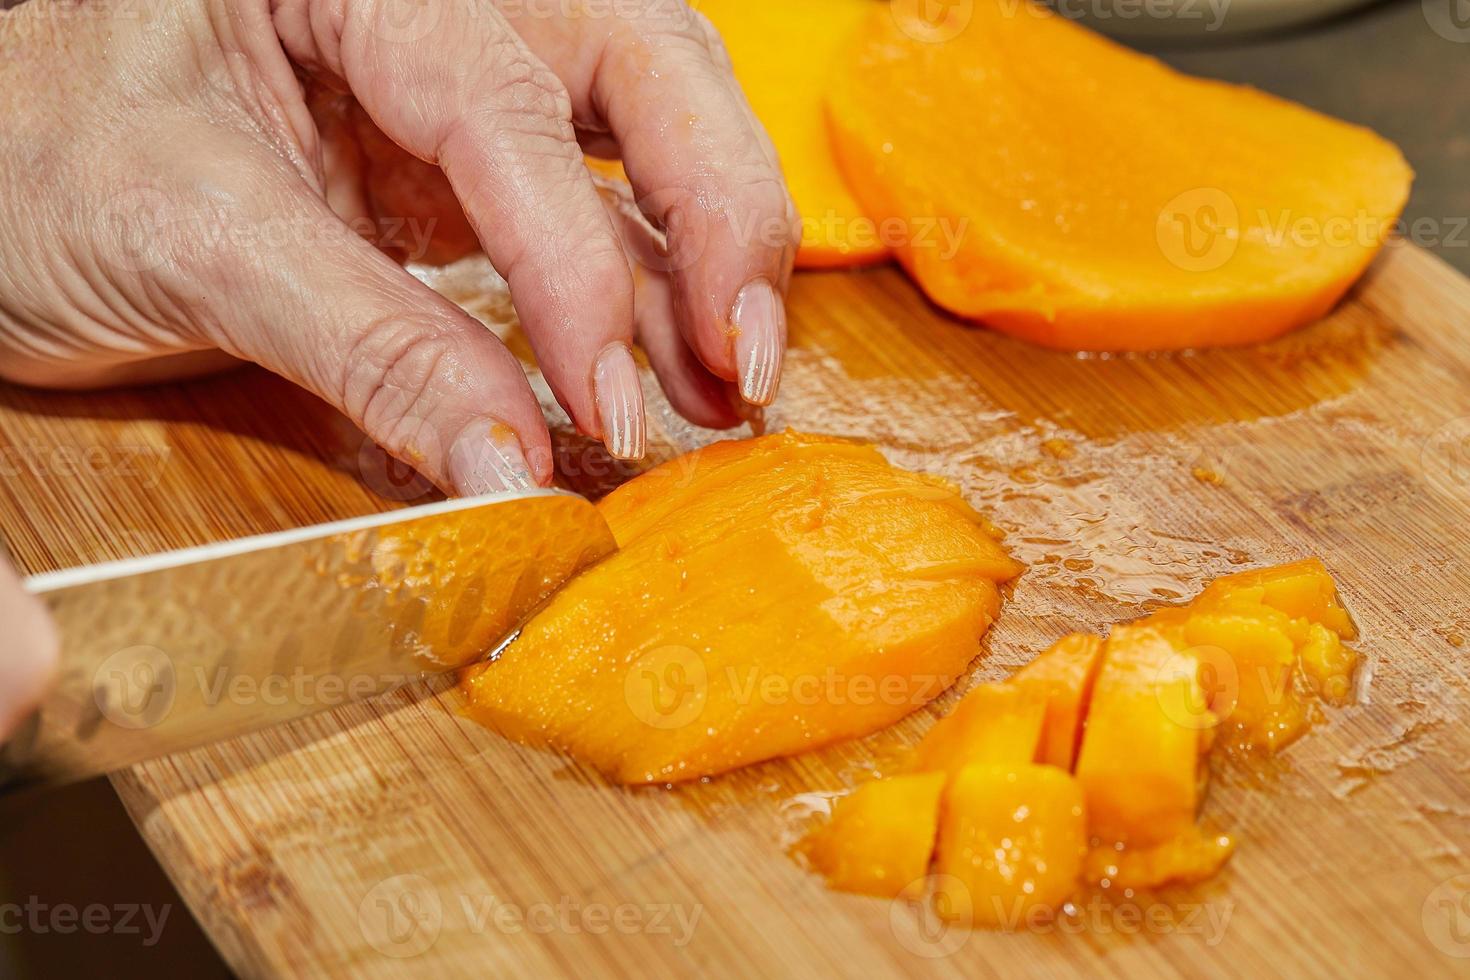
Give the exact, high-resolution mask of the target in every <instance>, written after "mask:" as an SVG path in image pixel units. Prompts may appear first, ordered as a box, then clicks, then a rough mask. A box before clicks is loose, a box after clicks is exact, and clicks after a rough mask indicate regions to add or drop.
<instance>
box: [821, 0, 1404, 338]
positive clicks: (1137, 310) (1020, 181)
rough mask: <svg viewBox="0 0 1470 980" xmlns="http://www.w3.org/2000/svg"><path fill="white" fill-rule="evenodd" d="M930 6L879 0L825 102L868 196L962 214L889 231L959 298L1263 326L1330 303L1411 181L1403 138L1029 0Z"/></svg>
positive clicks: (878, 209)
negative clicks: (1148, 50)
mask: <svg viewBox="0 0 1470 980" xmlns="http://www.w3.org/2000/svg"><path fill="white" fill-rule="evenodd" d="M924 6H925V5H923V4H918V5H915V4H893V5H892V6H891V7H890V6H889V5H886V4H872V11H871V13H870V14H869V16H868V19H867V21H866V22H865V23H864V24H863V25H862V26H861V27H860V29H859V34H858V35H857V37H856V40H855V42H854V45H853V47H852V49H851V52H850V54H849V55H848V56H846V57H845V58H843V59H841V61H840V64H839V68H838V72H837V75H836V77H835V79H834V81H833V84H832V85H831V86H830V88H829V91H828V97H827V106H828V116H829V121H830V123H831V127H832V136H833V144H834V147H835V149H836V151H837V157H838V162H839V163H840V165H841V167H842V171H843V173H844V175H845V176H846V177H847V181H848V186H849V187H850V188H852V190H853V192H854V193H855V194H856V196H857V198H858V200H859V201H860V202H861V204H862V205H863V207H864V208H865V209H866V210H867V211H868V212H869V213H870V214H872V215H873V216H874V217H875V218H878V219H879V220H880V221H883V220H889V219H895V220H914V218H915V216H918V215H925V216H931V217H935V218H940V219H945V220H947V221H949V222H950V223H951V227H953V228H962V229H963V233H962V234H960V235H959V237H958V244H957V246H956V247H954V248H948V249H946V248H940V247H936V246H935V243H934V242H932V241H926V240H925V239H923V238H922V237H920V236H913V237H912V238H911V239H910V240H909V241H907V242H905V243H902V244H898V245H896V246H895V254H896V255H897V257H898V259H899V260H900V261H901V262H902V263H903V265H904V267H905V268H906V269H907V270H908V271H909V273H910V274H911V275H912V276H913V277H914V278H915V279H916V280H917V281H918V283H919V285H920V286H921V287H922V288H923V289H924V291H925V292H926V293H927V294H928V295H929V297H930V299H932V300H933V301H934V302H935V303H937V304H938V305H940V306H942V307H944V308H945V309H947V310H950V311H951V312H953V313H955V314H957V315H959V316H962V317H967V318H972V319H976V320H979V321H981V322H983V323H985V324H986V325H988V326H991V327H993V328H995V329H997V330H1001V331H1004V332H1006V333H1010V334H1014V335H1016V336H1019V337H1022V338H1025V339H1027V340H1030V341H1032V342H1034V343H1038V344H1043V345H1046V346H1049V347H1057V348H1064V349H1070V350H1164V349H1174V348H1183V347H1200V346H1220V345H1228V344H1245V343H1254V342H1258V341H1262V340H1266V339H1268V338H1271V337H1275V336H1277V335H1279V334H1282V333H1284V332H1286V331H1288V330H1291V329H1293V328H1295V327H1299V326H1301V325H1303V324H1305V323H1308V322H1310V321H1312V320H1315V319H1317V318H1319V317H1321V316H1322V315H1323V314H1324V313H1326V312H1327V311H1328V310H1329V309H1331V308H1332V306H1333V305H1334V304H1335V303H1336V302H1337V300H1338V299H1339V298H1340V297H1341V296H1342V294H1343V292H1344V291H1345V290H1346V289H1347V287H1348V286H1349V285H1350V284H1351V283H1352V282H1353V281H1354V280H1355V279H1357V278H1358V276H1359V275H1360V274H1361V273H1362V272H1363V270H1364V269H1365V268H1366V267H1367V265H1368V263H1369V262H1370V261H1371V260H1372V258H1373V256H1374V255H1375V254H1376V253H1377V251H1378V249H1379V248H1380V247H1381V245H1382V244H1383V242H1384V241H1385V239H1386V238H1387V236H1388V234H1389V231H1390V229H1391V226H1392V224H1393V222H1394V221H1395V219H1396V218H1397V216H1398V215H1399V213H1400V211H1401V210H1402V208H1403V206H1404V203H1405V201H1406V200H1407V197H1408V192H1409V184H1410V181H1411V178H1412V173H1411V171H1410V170H1409V167H1408V165H1407V164H1406V163H1405V162H1404V158H1403V155H1402V154H1401V153H1400V152H1399V150H1398V149H1397V147H1395V146H1394V145H1393V144H1391V143H1389V142H1388V141H1386V140H1384V139H1382V138H1380V137H1378V136H1377V135H1375V134H1374V133H1372V132H1370V131H1368V130H1366V129H1362V128H1360V127H1357V126H1352V125H1348V124H1346V123H1343V122H1339V121H1337V120H1335V119H1331V118H1329V117H1327V116H1324V115H1321V114H1319V113H1316V112H1313V111H1311V110H1309V109H1306V108H1304V107H1302V106H1299V105H1294V104H1292V103H1290V102H1286V101H1283V100H1281V99H1278V98H1275V97H1273V96H1270V95H1267V94H1265V93H1262V92H1258V91H1256V90H1254V89H1250V88H1245V87H1241V86H1236V85H1227V84H1223V83H1220V82H1215V81H1207V80H1203V79H1196V78H1190V77H1188V76H1185V75H1182V74H1180V73H1178V72H1176V71H1174V70H1172V69H1170V68H1168V67H1167V66H1165V65H1164V64H1162V63H1161V62H1159V61H1157V60H1155V59H1153V58H1149V57H1146V56H1144V55H1141V54H1137V53H1135V52H1133V51H1130V50H1128V49H1127V48H1124V47H1122V46H1120V45H1118V44H1115V43H1113V42H1111V41H1108V40H1106V39H1105V38H1103V37H1101V36H1099V35H1097V34H1095V33H1093V32H1092V31H1090V30H1087V29H1086V28H1084V27H1081V26H1079V25H1078V24H1076V23H1073V22H1072V21H1071V20H1069V19H1067V18H1065V17H1061V16H1056V15H1054V14H1052V13H1051V12H1050V11H1048V10H1046V9H1044V8H1043V7H1042V6H1040V5H1037V4H1032V3H1030V2H1027V0H1019V2H1017V0H974V2H973V3H968V2H967V3H965V4H963V5H960V4H953V5H950V9H951V11H958V10H959V8H960V7H963V8H964V9H963V14H967V15H968V22H967V23H962V24H959V25H957V26H958V28H959V29H949V27H948V21H945V22H943V23H941V24H940V25H939V26H938V27H936V26H935V25H933V24H930V23H927V22H926V21H925V20H924V14H923V13H922V12H920V11H919V8H922V7H924ZM946 16H948V12H947V14H946ZM1043 66H1044V71H1042V67H1043ZM1043 76H1044V77H1043Z"/></svg>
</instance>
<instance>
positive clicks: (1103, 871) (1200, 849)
mask: <svg viewBox="0 0 1470 980" xmlns="http://www.w3.org/2000/svg"><path fill="white" fill-rule="evenodd" d="M1233 853H1235V841H1234V839H1232V838H1231V837H1229V836H1228V835H1226V834H1215V833H1207V832H1206V831H1204V830H1202V829H1201V828H1200V827H1199V826H1198V825H1195V826H1193V827H1191V828H1189V830H1187V831H1185V832H1184V833H1182V834H1179V835H1178V836H1176V837H1171V838H1170V839H1169V840H1166V841H1164V842H1163V843H1162V844H1155V845H1154V846H1153V847H1124V846H1122V845H1120V844H1108V845H1102V846H1099V847H1094V848H1093V849H1092V850H1090V851H1088V852H1087V860H1086V861H1085V862H1084V865H1083V872H1082V876H1083V878H1084V879H1086V880H1087V881H1089V882H1091V883H1093V884H1096V885H1101V886H1103V887H1105V888H1162V887H1163V886H1164V885H1187V884H1192V883H1194V882H1197V881H1204V880H1205V879H1206V878H1213V877H1214V876H1215V875H1217V874H1219V872H1220V869H1221V868H1222V867H1224V866H1225V862H1226V861H1228V860H1230V855H1231V854H1233Z"/></svg>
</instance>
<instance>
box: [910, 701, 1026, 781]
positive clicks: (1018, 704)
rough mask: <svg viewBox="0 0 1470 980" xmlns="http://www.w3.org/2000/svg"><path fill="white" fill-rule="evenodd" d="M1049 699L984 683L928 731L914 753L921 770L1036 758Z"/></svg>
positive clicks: (916, 766)
mask: <svg viewBox="0 0 1470 980" xmlns="http://www.w3.org/2000/svg"><path fill="white" fill-rule="evenodd" d="M1045 719H1046V701H1045V700H1044V699H1043V698H1040V697H1037V696H1036V695H1035V694H1034V693H1032V692H1031V691H1028V690H1025V689H1023V688H1020V687H1017V686H1015V685H1013V684H981V685H980V686H978V687H976V688H975V689H974V690H973V691H971V692H969V693H968V694H966V695H965V697H964V698H963V699H962V700H961V701H960V703H959V704H958V705H956V706H955V709H954V710H953V711H951V712H950V713H949V714H947V715H945V716H944V717H943V718H941V719H939V721H938V722H937V723H936V724H935V725H934V727H933V728H931V729H929V731H928V733H927V734H926V735H925V736H924V738H923V740H922V741H920V742H919V746H918V748H917V749H916V750H915V753H914V769H915V770H916V771H918V772H947V773H950V774H954V773H957V772H959V771H960V770H961V769H963V768H964V767H965V766H969V765H977V764H985V765H992V764H993V765H1007V766H1019V765H1022V764H1024V763H1027V762H1031V761H1032V760H1033V759H1034V758H1035V757H1036V750H1037V745H1038V743H1039V742H1040V740H1041V726H1042V724H1043V722H1044V721H1045Z"/></svg>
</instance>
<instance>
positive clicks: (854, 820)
mask: <svg viewBox="0 0 1470 980" xmlns="http://www.w3.org/2000/svg"><path fill="white" fill-rule="evenodd" d="M947 779H948V777H947V776H946V775H945V774H944V773H942V772H926V773H915V774H911V775H903V776H893V777H891V778H888V779H875V780H873V781H872V782H869V783H864V784H863V785H862V786H859V787H858V788H857V789H856V790H854V791H853V792H852V794H851V795H849V796H845V797H843V798H842V799H841V800H839V801H838V803H837V805H836V806H835V807H834V808H833V810H832V819H831V821H829V822H828V823H827V824H825V825H823V826H822V827H820V828H819V829H818V830H817V831H815V832H814V833H813V834H812V835H811V836H809V837H808V838H807V840H806V841H805V844H804V850H805V852H806V855H807V859H808V860H809V861H811V864H812V867H813V868H815V869H816V870H817V871H819V872H821V873H822V874H823V875H824V876H825V877H826V879H827V883H828V884H829V885H831V886H832V887H833V888H836V889H837V890H838V891H845V892H858V893H860V894H864V895H877V896H880V897H883V898H897V897H898V896H899V895H907V896H911V897H912V896H914V895H917V894H919V893H920V892H922V891H923V888H924V876H925V874H926V873H927V872H928V870H929V858H930V856H931V855H932V854H933V853H934V836H935V833H936V832H937V831H938V828H939V800H940V797H941V796H942V795H943V793H944V784H945V782H946V781H947Z"/></svg>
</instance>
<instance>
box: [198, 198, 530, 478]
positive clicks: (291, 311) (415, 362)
mask: <svg viewBox="0 0 1470 980" xmlns="http://www.w3.org/2000/svg"><path fill="white" fill-rule="evenodd" d="M272 186H274V185H272ZM239 207H240V208H241V209H242V210H244V211H245V212H247V213H243V214H240V215H239V216H238V217H237V218H234V219H232V220H235V221H238V223H239V224H240V226H241V230H240V233H238V234H237V235H236V236H235V239H236V240H237V241H238V242H239V243H240V244H237V245H236V246H234V247H233V248H231V249H229V250H227V251H225V252H224V253H222V254H220V255H218V256H216V257H213V258H212V260H211V262H210V263H209V265H208V266H207V267H205V268H203V269H202V270H201V271H200V275H201V278H202V281H203V282H204V283H205V285H206V287H207V288H206V291H207V293H208V294H209V296H210V297H211V299H210V300H207V301H206V305H205V306H204V307H202V308H201V309H200V311H199V313H197V314H196V316H197V317H198V320H199V325H198V328H199V329H200V330H201V332H202V334H203V335H204V338H205V339H206V340H207V341H208V342H211V343H213V344H216V345H217V346H219V347H221V348H222V349H224V350H225V351H227V352H229V353H230V354H233V355H235V356H237V357H243V358H247V359H249V360H252V361H255V362H257V363H259V364H262V365H264V366H265V367H267V368H269V369H270V370H272V371H275V372H276V373H278V374H281V375H283V376H285V377H287V378H289V379H291V380H292V381H295V382H296V383H298V384H300V385H302V386H303V387H306V388H308V389H309V390H311V391H313V392H315V393H316V394H317V395H319V396H320V397H321V398H323V399H324V400H326V401H327V402H329V403H330V404H332V405H333V406H334V407H336V408H337V409H339V410H340V411H342V412H343V413H344V414H346V415H347V416H348V417H349V418H351V419H352V420H353V421H354V422H355V423H356V424H357V425H358V426H360V427H361V428H362V429H363V431H365V432H366V433H367V434H368V435H369V436H370V437H371V438H372V439H373V440H374V441H375V442H377V443H378V444H379V445H380V446H382V447H383V448H384V449H385V450H386V451H388V452H389V453H391V454H392V455H394V456H396V457H398V458H399V459H401V460H403V461H404V462H406V463H408V464H410V465H411V466H413V467H414V468H415V469H417V470H418V471H419V472H421V473H423V474H424V475H425V476H427V477H428V478H429V479H431V480H433V481H434V482H435V483H436V484H438V485H439V486H440V487H442V488H444V489H445V490H447V491H450V492H454V493H459V494H463V495H471V494H480V493H489V492H493V491H499V490H516V489H525V488H528V487H530V486H533V485H537V484H540V485H545V484H547V483H549V482H550V480H551V477H552V453H551V441H550V436H549V434H548V432H547V430H546V423H545V420H544V419H543V418H542V415H541V408H540V405H539V403H538V402H537V400H536V397H535V395H534V393H533V392H532V391H531V387H530V385H529V384H528V383H527V381H526V377H525V374H524V372H523V371H522V370H521V366H520V364H519V362H518V361H517V360H516V359H515V357H514V356H513V355H512V354H511V353H510V352H509V351H508V350H507V349H506V348H505V345H504V344H502V343H501V342H500V340H499V339H498V338H496V336H495V335H494V334H493V333H491V332H490V331H489V330H488V329H487V328H486V327H485V326H484V324H482V323H480V322H479V321H478V320H475V319H474V318H473V317H471V316H469V314H467V313H465V312H464V311H463V310H461V309H460V308H459V307H457V306H455V305H454V304H453V303H451V302H449V301H448V300H446V299H444V298H443V297H441V296H439V295H438V294H437V293H435V292H434V291H433V290H431V289H429V288H428V287H427V286H425V285H423V284H422V283H420V282H419V281H418V280H416V279H414V278H413V277H412V276H410V275H409V274H408V273H407V272H405V271H404V270H403V269H402V268H400V267H399V266H398V265H397V264H396V263H394V262H393V261H392V260H391V259H389V258H388V257H386V256H385V255H383V254H382V253H381V252H379V251H378V250H377V249H376V248H374V247H373V246H372V245H370V244H369V243H368V242H366V241H364V240H363V239H362V238H361V237H359V236H358V235H357V234H355V233H354V232H353V231H352V229H351V228H349V227H347V226H346V225H343V224H342V223H341V222H340V220H339V219H337V218H336V216H335V215H333V214H332V213H331V212H330V211H329V210H328V209H327V206H326V204H325V203H324V202H322V201H321V200H320V198H317V197H315V196H314V195H313V194H312V192H311V190H310V189H309V188H307V187H306V186H305V185H302V186H301V187H299V188H294V187H289V186H287V187H283V188H281V189H278V190H275V191H273V192H271V193H269V194H267V195H263V196H260V197H251V198H250V199H248V200H242V201H240V202H239ZM266 219H269V220H270V221H271V222H272V223H271V224H270V225H269V226H268V227H270V228H271V230H272V233H271V234H270V235H266V234H264V233H262V234H258V235H257V234H250V233H249V229H250V228H251V227H259V226H263V222H264V221H265V220H266ZM211 304H214V305H211Z"/></svg>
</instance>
